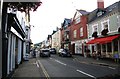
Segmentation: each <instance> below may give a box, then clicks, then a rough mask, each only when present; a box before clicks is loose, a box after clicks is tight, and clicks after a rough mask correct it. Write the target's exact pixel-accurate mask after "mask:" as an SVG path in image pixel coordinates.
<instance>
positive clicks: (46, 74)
mask: <svg viewBox="0 0 120 79" xmlns="http://www.w3.org/2000/svg"><path fill="white" fill-rule="evenodd" d="M38 63H39V64H40V67H41V68H42V71H43V73H44V75H45V77H46V78H47V79H50V76H49V75H48V73H47V71H46V70H45V68H44V66H43V65H42V63H41V62H40V60H38Z"/></svg>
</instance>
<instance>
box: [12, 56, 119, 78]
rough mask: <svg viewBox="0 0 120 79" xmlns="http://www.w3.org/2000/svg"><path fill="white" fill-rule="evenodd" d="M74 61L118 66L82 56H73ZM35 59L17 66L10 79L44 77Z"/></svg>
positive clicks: (103, 60)
mask: <svg viewBox="0 0 120 79" xmlns="http://www.w3.org/2000/svg"><path fill="white" fill-rule="evenodd" d="M73 58H74V60H77V61H79V62H81V63H90V64H96V65H103V66H112V67H114V66H116V67H117V66H119V65H120V64H117V63H115V62H114V61H110V60H105V59H100V60H96V59H93V58H85V57H83V56H79V55H73ZM36 61H37V58H29V61H24V62H23V63H22V64H20V65H19V67H18V68H17V69H16V70H15V72H14V73H13V76H12V79H16V78H21V77H22V78H26V77H29V78H40V77H41V78H44V79H45V75H44V73H43V70H42V68H41V67H40V66H38V65H39V63H37V62H36Z"/></svg>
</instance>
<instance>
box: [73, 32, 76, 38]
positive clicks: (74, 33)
mask: <svg viewBox="0 0 120 79" xmlns="http://www.w3.org/2000/svg"><path fill="white" fill-rule="evenodd" d="M73 36H74V38H76V37H77V30H74V31H73Z"/></svg>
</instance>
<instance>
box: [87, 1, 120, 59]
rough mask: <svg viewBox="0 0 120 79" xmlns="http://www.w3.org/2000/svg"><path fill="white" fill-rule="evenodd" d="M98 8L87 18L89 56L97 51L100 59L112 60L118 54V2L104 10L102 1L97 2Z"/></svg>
mask: <svg viewBox="0 0 120 79" xmlns="http://www.w3.org/2000/svg"><path fill="white" fill-rule="evenodd" d="M97 3H98V7H97V9H95V10H94V11H92V12H91V13H90V14H89V16H88V40H89V42H87V44H88V45H89V46H90V48H91V55H92V56H96V54H97V53H98V51H100V52H101V57H105V58H113V57H114V53H115V52H117V53H119V54H120V1H118V2H116V3H114V4H112V5H110V6H108V7H106V8H104V1H103V0H101V1H100V0H97Z"/></svg>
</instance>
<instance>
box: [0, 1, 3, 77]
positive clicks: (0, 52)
mask: <svg viewBox="0 0 120 79" xmlns="http://www.w3.org/2000/svg"><path fill="white" fill-rule="evenodd" d="M2 5H3V0H1V2H0V17H2ZM1 20H2V19H1V18H0V41H1V42H0V79H1V78H2V29H1Z"/></svg>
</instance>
